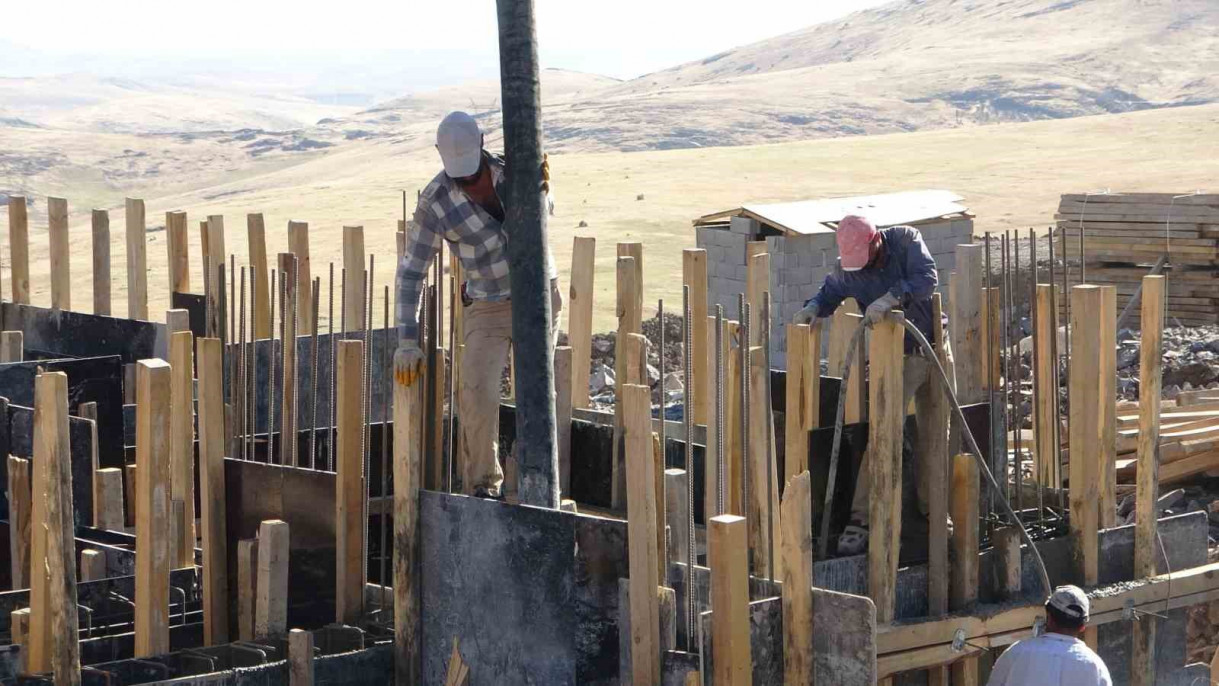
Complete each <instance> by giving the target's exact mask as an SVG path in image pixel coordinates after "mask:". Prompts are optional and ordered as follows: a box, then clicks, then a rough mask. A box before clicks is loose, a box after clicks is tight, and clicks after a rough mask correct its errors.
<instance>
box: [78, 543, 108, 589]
mask: <svg viewBox="0 0 1219 686" xmlns="http://www.w3.org/2000/svg"><path fill="white" fill-rule="evenodd" d="M105 578H106V553H103V552H102V551H100V550H94V549H92V548H89V549H87V550H82V551H80V580H81V581H97V580H98V579H105Z"/></svg>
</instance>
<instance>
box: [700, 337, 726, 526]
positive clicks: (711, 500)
mask: <svg viewBox="0 0 1219 686" xmlns="http://www.w3.org/2000/svg"><path fill="white" fill-rule="evenodd" d="M720 328H721V329H726V328H727V327H726V326H723V327H720ZM715 330H716V324H715V317H707V385H708V386H709V387H710V388H709V390H710V393H711V396H712V397H713V398H714V397H715V393H716V388H717V385H718V379H716V378H715V359H716V357H717V356H718V355H720V354H721V353H722V352H723V350H720V349H717V347H716V345H715ZM720 334H721V340H722V341H723V346H722V347H723V348H724V349H727V348H728V347H729V346H728V344H727V340H728V337H727V335H726V334H724V332H723V331H722V330H721V332H720ZM726 378H727V376H725V379H726ZM726 407H727V406H726V405H725V409H726ZM715 415H716V408H715V407H714V406H712V407H711V408H710V409H709V410H708V414H707V422H708V424H707V432H706V435H707V440H706V443H707V450H706V452H705V455H706V456H707V459H706V460H704V461H703V512H704V519H703V521H704V522H706V520H707V519H709V518H710V517H712V516H714V515H717V514H723V513H722V512H720V509H719V494H718V490H717V489H718V488H719V471H720V468H719V459H718V453H719V435H718V432H717V431H716V430H715V422H716V416H715ZM724 416H725V418H727V412H725V413H724ZM726 457H727V456H726V455H725V458H726Z"/></svg>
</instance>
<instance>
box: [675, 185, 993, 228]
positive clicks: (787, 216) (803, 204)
mask: <svg viewBox="0 0 1219 686" xmlns="http://www.w3.org/2000/svg"><path fill="white" fill-rule="evenodd" d="M963 199H964V198H962V197H961V196H959V195H957V194H956V193H953V192H951V191H945V190H923V191H904V192H901V193H883V194H880V195H858V196H853V197H849V198H827V199H824V200H803V201H800V202H785V203H774V204H767V205H752V204H751V205H742V206H741V207H738V208H736V209H732V210H725V211H723V212H716V213H715V214H708V215H706V216H703V217H699V218H698V219H695V220H694V225H695V226H703V225H705V224H717V223H722V222H724V221H725V220H727V219H729V218H731V217H749V218H750V219H755V220H757V221H758V222H761V223H763V224H766V225H769V226H773V227H774V228H776V229H779V230H781V231H785V232H787V233H796V234H803V235H809V234H816V233H833V232H834V226H832V225H833V224H837V222H838V221H839V220H840V219H842V218H843V217H844V216H846V215H848V214H861V215H863V216H866V217H868V218H869V219H871V220H872V222H873V223H874V224H876V225H877V226H893V225H895V224H910V223H913V222H918V221H923V220H927V219H936V218H939V217H944V216H950V215H955V214H968V212H969V208H968V207H966V206H964V205H962V204H961V203H960V201H961V200H963Z"/></svg>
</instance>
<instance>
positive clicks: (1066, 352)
mask: <svg viewBox="0 0 1219 686" xmlns="http://www.w3.org/2000/svg"><path fill="white" fill-rule="evenodd" d="M1058 236H1059V239H1060V240H1061V241H1062V243H1061V244H1060V247H1061V248H1062V250H1061V252H1062V298H1063V303H1062V304H1063V308H1064V311H1063V318H1062V326H1061V327H1060V328H1061V330H1062V333H1063V335H1062V347H1063V351H1062V353H1063V355H1062V373H1063V376H1066V377H1067V383H1070V380H1071V290H1070V286H1071V267H1070V264H1069V263H1068V262H1067V232H1066V231H1060V232H1059V233H1058ZM1054 340H1055V342H1057V340H1058V332H1057V331H1056V332H1054ZM1054 359H1055V365H1054V366H1055V367H1057V366H1058V364H1057V360H1058V358H1057V357H1055V358H1054ZM1058 382H1059V383H1061V382H1062V379H1061V378H1060V379H1059V380H1058ZM1054 404H1055V406H1057V405H1058V402H1057V398H1055V403H1054ZM1066 405H1067V407H1066V410H1067V411H1066V412H1065V413H1063V414H1064V416H1062V417H1061V418H1060V419H1059V424H1058V425H1057V426H1056V427H1055V428H1056V429H1057V430H1058V431H1059V432H1060V433H1059V435H1058V439H1059V441H1060V442H1059V443H1056V444H1055V445H1057V446H1058V448H1059V450H1061V449H1062V443H1061V440H1062V434H1061V431H1062V428H1061V427H1062V424H1061V422H1062V420H1064V419H1065V420H1066V424H1067V427H1066V428H1067V436H1070V435H1071V395H1070V394H1069V393H1068V394H1067V396H1066ZM1061 461H1062V460H1061V459H1060V460H1059V462H1061ZM1058 473H1059V477H1060V478H1059V484H1058V487H1059V500H1061V501H1063V504H1062V513H1063V518H1064V519H1065V518H1066V515H1067V507H1066V503H1065V498H1063V497H1062V479H1061V476H1062V469H1061V467H1060V468H1059V470H1058Z"/></svg>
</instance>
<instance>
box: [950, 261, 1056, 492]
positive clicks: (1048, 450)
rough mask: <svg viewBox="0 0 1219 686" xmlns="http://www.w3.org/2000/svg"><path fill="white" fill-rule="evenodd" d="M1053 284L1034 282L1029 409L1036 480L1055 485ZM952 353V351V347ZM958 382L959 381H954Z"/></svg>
mask: <svg viewBox="0 0 1219 686" xmlns="http://www.w3.org/2000/svg"><path fill="white" fill-rule="evenodd" d="M1054 289H1055V286H1054V285H1053V284H1047V283H1040V284H1037V303H1036V306H1035V308H1034V313H1035V317H1036V320H1037V323H1036V326H1035V327H1034V330H1035V333H1034V336H1033V359H1034V366H1033V412H1034V413H1035V415H1034V416H1035V425H1036V427H1037V430H1038V431H1039V432H1040V433H1038V434H1037V435H1036V436H1035V439H1036V441H1037V483H1039V484H1041V485H1042V486H1044V487H1048V488H1058V484H1059V483H1061V479H1060V477H1059V470H1060V469H1061V465H1060V464H1059V461H1060V458H1059V448H1058V446H1057V445H1056V444H1055V438H1056V433H1057V432H1055V430H1054V429H1055V428H1056V427H1055V426H1054V423H1055V421H1056V419H1055V412H1054V404H1055V403H1057V402H1058V361H1057V360H1055V359H1054V354H1053V353H1054V337H1055V336H1057V331H1058V312H1056V311H1055V307H1054V303H1055V300H1054ZM954 352H955V350H954ZM958 384H959V382H958Z"/></svg>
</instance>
